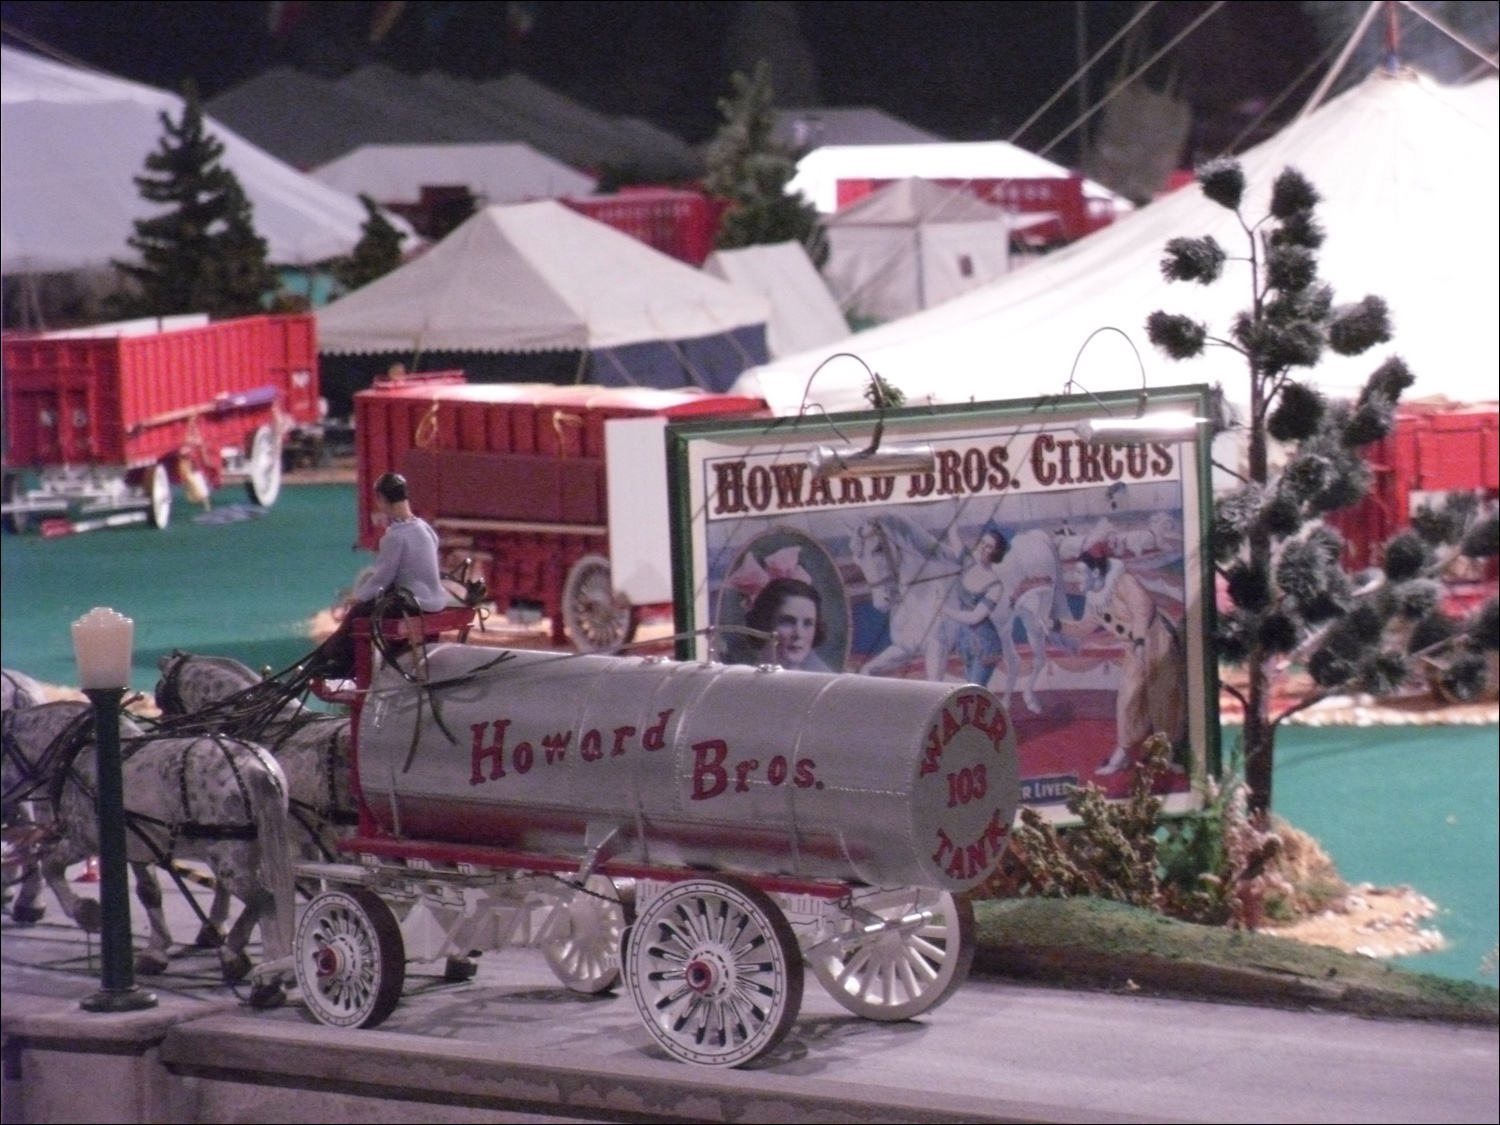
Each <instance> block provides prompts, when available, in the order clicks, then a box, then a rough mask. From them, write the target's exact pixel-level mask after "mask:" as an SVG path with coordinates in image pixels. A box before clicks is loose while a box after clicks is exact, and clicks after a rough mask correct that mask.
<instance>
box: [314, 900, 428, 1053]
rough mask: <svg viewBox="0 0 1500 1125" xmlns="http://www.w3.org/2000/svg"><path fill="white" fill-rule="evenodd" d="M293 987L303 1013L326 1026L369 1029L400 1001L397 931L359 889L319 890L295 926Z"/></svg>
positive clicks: (385, 911) (401, 955)
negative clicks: (299, 994)
mask: <svg viewBox="0 0 1500 1125" xmlns="http://www.w3.org/2000/svg"><path fill="white" fill-rule="evenodd" d="M296 953H297V985H298V987H300V988H301V989H302V999H303V1000H304V1001H305V1002H306V1003H307V1009H308V1011H310V1012H312V1014H313V1015H314V1016H315V1017H317V1020H318V1022H319V1023H326V1024H328V1025H329V1026H331V1027H374V1026H375V1025H376V1024H378V1023H380V1022H381V1021H382V1020H384V1019H385V1018H386V1017H387V1016H388V1015H390V1014H391V1012H392V1011H393V1010H394V1009H395V1007H396V1002H397V1001H398V1000H400V999H401V986H402V985H403V984H404V983H405V982H406V950H405V946H404V945H403V944H402V941H401V927H400V926H399V925H397V923H396V916H395V915H394V914H392V913H391V908H390V907H389V906H387V905H386V904H385V903H384V902H383V901H381V899H380V897H379V896H378V895H376V894H375V893H374V892H373V891H368V890H365V889H364V888H363V887H354V888H351V889H349V890H335V891H324V892H322V893H321V894H319V895H316V896H315V897H314V898H313V900H312V901H311V902H310V903H308V904H307V910H306V912H305V913H304V914H303V915H302V922H301V924H300V925H298V927H297V941H296Z"/></svg>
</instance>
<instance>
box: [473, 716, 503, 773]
mask: <svg viewBox="0 0 1500 1125" xmlns="http://www.w3.org/2000/svg"><path fill="white" fill-rule="evenodd" d="M488 726H490V724H489V723H475V724H474V725H473V726H472V727H470V728H469V729H470V730H471V731H473V732H474V749H473V752H472V753H471V754H470V756H469V764H470V767H471V770H472V772H471V773H470V774H469V784H470V785H483V784H484V783H485V782H486V781H499V780H500V779H501V778H502V777H504V776H505V729H506V728H507V727H508V726H510V720H509V719H496V720H495V722H494V727H495V737H494V738H493V739H492V740H491V741H490V744H489V745H488V746H486V745H485V744H484V730H485V728H486V727H488ZM486 758H488V759H490V775H489V777H485V776H484V770H483V769H481V768H480V767H481V765H482V764H483V763H484V760H485V759H486Z"/></svg>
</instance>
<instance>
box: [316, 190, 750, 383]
mask: <svg viewBox="0 0 1500 1125" xmlns="http://www.w3.org/2000/svg"><path fill="white" fill-rule="evenodd" d="M769 313H770V308H769V303H768V302H767V301H766V299H765V298H764V297H761V296H759V295H757V294H753V293H745V292H742V291H741V290H739V289H737V288H735V287H734V286H732V285H729V284H727V283H726V282H723V281H720V280H719V279H718V278H715V277H710V276H708V275H707V274H704V273H702V272H700V271H698V270H695V269H693V268H692V267H690V266H686V265H683V264H682V263H681V262H679V261H677V260H676V259H674V258H669V257H667V256H666V255H665V254H662V253H659V252H658V251H656V250H653V249H651V248H650V247H649V246H646V245H644V244H643V243H641V242H638V241H636V240H635V239H633V238H631V237H630V236H629V235H625V234H621V233H620V232H619V231H616V230H614V229H612V228H610V227H607V226H605V225H604V224H603V223H598V222H595V221H594V220H593V219H590V218H587V217H585V216H583V215H579V214H577V213H576V212H573V211H570V210H568V208H566V207H564V206H562V205H561V204H559V203H554V202H552V201H550V200H543V201H540V202H536V203H522V204H517V205H515V206H510V207H499V206H496V207H488V208H485V209H484V210H482V211H480V212H479V213H478V214H476V215H475V216H474V217H473V218H471V219H469V220H468V221H467V222H465V223H464V224H463V225H462V226H461V227H459V228H458V229H457V230H455V231H454V232H453V233H452V234H450V235H449V236H448V237H447V238H445V239H444V240H443V241H442V242H440V243H438V244H437V245H436V246H434V247H433V248H432V249H431V250H430V251H428V252H427V253H426V254H424V255H422V256H421V257H419V258H416V259H415V260H413V261H411V262H408V263H407V264H406V265H404V266H402V267H401V268H400V269H398V270H396V271H394V272H393V273H389V274H387V275H386V276H385V277H382V278H380V279H379V280H378V281H374V282H371V283H370V284H369V285H367V286H365V287H364V288H362V289H357V290H355V291H354V292H353V293H351V294H349V295H348V296H347V297H344V298H342V299H341V300H339V301H336V302H334V303H333V304H332V305H329V306H328V307H327V308H325V309H323V310H321V311H320V312H319V313H318V338H319V347H320V349H321V350H322V351H323V352H324V353H332V354H355V355H369V356H391V357H401V358H407V357H411V356H415V355H423V354H429V353H434V352H437V353H444V354H447V355H453V354H455V353H457V354H464V353H470V354H480V353H490V354H494V353H534V352H578V353H580V354H581V355H582V357H583V363H584V364H585V366H584V367H583V368H582V369H581V371H586V373H587V375H588V377H589V381H591V382H596V383H602V384H605V385H613V386H619V385H645V386H655V387H673V386H682V385H693V384H696V385H699V386H703V387H706V388H707V389H709V390H723V389H725V388H726V387H727V386H728V385H729V384H730V383H731V382H732V381H733V380H734V378H735V377H736V376H737V375H738V374H739V373H740V372H741V371H743V370H744V369H745V368H746V367H749V366H751V365H752V364H755V363H760V362H764V360H765V358H766V350H765V325H766V320H767V317H768V316H769Z"/></svg>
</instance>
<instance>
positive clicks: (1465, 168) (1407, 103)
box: [736, 73, 1500, 413]
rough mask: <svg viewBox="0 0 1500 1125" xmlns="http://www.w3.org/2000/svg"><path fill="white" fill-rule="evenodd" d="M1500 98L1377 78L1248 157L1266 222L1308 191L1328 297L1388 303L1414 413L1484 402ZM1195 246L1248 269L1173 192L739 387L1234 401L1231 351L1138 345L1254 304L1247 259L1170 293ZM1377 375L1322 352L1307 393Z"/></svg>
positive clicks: (1227, 222) (770, 393)
mask: <svg viewBox="0 0 1500 1125" xmlns="http://www.w3.org/2000/svg"><path fill="white" fill-rule="evenodd" d="M1496 98H1497V83H1496V81H1495V80H1494V79H1488V80H1486V81H1485V82H1483V83H1481V84H1476V85H1474V86H1471V87H1468V88H1465V89H1463V90H1453V89H1447V88H1443V87H1439V86H1437V85H1436V84H1434V83H1432V82H1430V81H1428V80H1427V79H1425V78H1422V77H1419V76H1416V75H1413V74H1411V73H1402V74H1398V75H1394V76H1388V75H1385V74H1377V75H1374V76H1372V77H1371V78H1370V79H1368V80H1367V81H1366V82H1364V83H1362V84H1361V85H1359V86H1356V87H1355V88H1353V89H1352V90H1350V91H1348V92H1347V93H1345V94H1343V95H1341V96H1340V97H1339V98H1337V99H1335V100H1334V101H1332V102H1330V103H1328V104H1327V105H1325V106H1323V107H1322V108H1320V109H1319V110H1318V111H1317V112H1315V113H1313V114H1310V115H1309V116H1308V117H1306V118H1304V119H1303V120H1301V121H1300V122H1298V123H1296V124H1293V125H1291V126H1289V127H1288V128H1287V129H1285V130H1284V131H1283V132H1281V133H1280V134H1278V135H1277V136H1276V137H1273V138H1271V139H1270V140H1268V141H1266V142H1264V143H1263V144H1261V145H1259V146H1257V147H1256V148H1254V149H1252V150H1250V151H1248V152H1246V153H1245V154H1244V155H1243V157H1242V158H1241V162H1242V164H1243V166H1244V168H1245V173H1246V176H1247V178H1248V180H1249V183H1250V191H1249V192H1248V193H1247V203H1246V207H1245V213H1246V215H1247V216H1249V217H1250V218H1251V219H1252V220H1253V219H1255V218H1258V217H1259V216H1260V215H1263V214H1264V213H1265V209H1266V206H1267V201H1268V198H1269V191H1270V185H1271V181H1272V179H1273V178H1274V176H1275V175H1276V174H1277V173H1278V172H1280V171H1281V169H1283V168H1285V167H1287V166H1288V165H1291V166H1295V167H1297V168H1299V169H1300V170H1301V171H1302V172H1303V173H1305V174H1306V175H1307V177H1308V178H1309V179H1310V180H1311V181H1312V182H1313V183H1314V184H1315V185H1316V186H1317V188H1318V190H1319V192H1320V193H1321V194H1322V196H1323V199H1324V202H1323V204H1322V206H1321V207H1320V209H1319V215H1320V218H1321V220H1322V222H1323V224H1324V226H1325V227H1326V229H1327V232H1328V238H1327V241H1326V242H1325V243H1324V246H1323V249H1322V252H1321V266H1322V275H1323V277H1324V278H1326V279H1327V280H1328V281H1330V282H1331V283H1332V285H1333V287H1334V292H1335V296H1336V299H1337V300H1339V301H1346V302H1347V301H1355V300H1358V299H1359V298H1361V297H1362V296H1364V295H1365V294H1367V293H1374V294H1377V295H1379V296H1382V297H1384V298H1385V299H1386V300H1387V302H1388V303H1389V305H1390V308H1391V313H1392V319H1393V321H1394V325H1395V339H1394V341H1393V345H1392V349H1393V350H1394V351H1396V352H1397V353H1398V354H1400V355H1402V356H1403V357H1404V358H1405V359H1406V360H1407V362H1408V363H1409V364H1410V366H1411V368H1412V370H1413V371H1414V372H1415V373H1416V376H1417V382H1416V386H1415V387H1414V388H1412V389H1411V390H1410V391H1408V392H1407V397H1409V398H1416V397H1423V396H1446V397H1447V398H1449V399H1452V400H1455V401H1483V400H1489V399H1493V398H1494V397H1495V372H1496V370H1497V369H1500V347H1497V331H1496V320H1495V309H1496V308H1497V307H1500V284H1497V279H1500V231H1497V225H1500V147H1497V129H1496V122H1497V115H1496V112H1495V109H1494V107H1495V104H1496ZM1205 234H1208V235H1212V236H1213V237H1214V238H1216V239H1217V240H1218V241H1219V243H1220V244H1221V245H1222V246H1224V247H1225V248H1226V249H1227V250H1228V251H1229V253H1230V254H1231V255H1239V256H1241V257H1243V256H1244V254H1245V252H1246V249H1247V245H1246V242H1245V236H1244V232H1243V231H1242V230H1241V228H1240V225H1239V222H1238V221H1237V219H1236V218H1235V216H1234V214H1233V213H1231V212H1229V211H1226V210H1224V209H1223V208H1221V207H1219V206H1218V205H1216V204H1214V203H1212V202H1210V201H1208V200H1206V199H1204V198H1203V196H1202V195H1201V194H1200V193H1199V192H1198V190H1197V189H1196V187H1189V188H1184V189H1181V190H1179V191H1178V192H1176V193H1174V194H1173V195H1171V196H1169V197H1167V198H1166V199H1163V200H1160V201H1158V202H1156V203H1153V204H1152V205H1151V206H1149V207H1147V208H1145V209H1143V210H1142V211H1140V212H1138V213H1137V214H1134V215H1131V216H1129V217H1127V218H1125V219H1123V220H1122V221H1119V222H1116V223H1115V224H1114V225H1113V226H1110V227H1108V228H1106V229H1104V230H1101V231H1099V232H1097V233H1095V234H1093V235H1090V236H1089V237H1087V238H1085V239H1083V240H1081V241H1079V242H1077V243H1075V244H1074V245H1072V246H1070V247H1068V248H1067V249H1065V250H1063V251H1061V252H1059V253H1057V254H1055V255H1053V256H1051V257H1048V258H1046V259H1044V260H1042V261H1040V262H1038V263H1036V264H1034V265H1031V266H1028V267H1026V268H1024V269H1021V270H1019V271H1016V272H1014V273H1012V274H1010V275H1008V276H1006V277H1005V278H1002V279H1000V280H997V281H995V282H992V283H991V284H989V285H987V286H985V287H983V288H980V289H976V290H974V291H972V292H970V293H967V294H964V295H963V296H961V297H958V298H955V299H954V300H952V301H950V302H948V303H946V304H944V305H942V306H939V307H937V308H933V309H928V310H926V311H924V312H920V313H916V314H914V315H912V316H909V317H906V318H904V319H902V320H898V321H894V322H892V323H890V324H886V325H883V326H881V327H879V328H875V329H871V330H870V331H868V332H864V333H861V334H859V335H858V336H856V337H854V338H853V339H851V340H848V341H845V342H844V343H842V344H840V345H839V346H838V347H836V348H834V347H825V348H822V349H818V350H814V351H809V352H805V353H803V354H801V355H795V356H789V357H786V358H784V359H780V360H777V361H776V362H774V363H771V364H767V365H765V366H762V367H760V368H757V369H755V370H753V371H750V372H747V373H746V374H745V376H743V377H742V378H741V380H740V382H739V384H738V385H737V388H736V389H737V390H738V391H739V392H740V393H746V394H757V395H761V396H763V397H764V398H766V399H767V401H768V402H769V403H770V404H771V406H772V409H773V410H775V411H776V412H778V413H794V412H795V411H796V410H797V409H798V406H799V404H800V402H801V400H802V396H803V390H804V387H805V386H806V385H807V381H808V377H809V375H810V374H811V373H812V372H813V370H814V369H815V368H816V367H817V366H818V364H819V363H820V362H822V361H823V360H824V359H826V358H827V357H828V356H830V355H832V354H833V353H834V352H835V351H852V352H856V353H858V354H859V355H860V356H861V357H862V358H863V359H864V360H865V361H866V362H867V363H868V364H869V365H870V366H871V367H872V368H874V369H875V370H876V371H878V372H879V373H880V374H881V375H883V376H884V377H885V378H887V379H889V380H890V381H892V382H893V383H895V384H896V385H897V386H899V387H900V388H901V389H902V390H903V391H905V393H906V395H907V398H908V401H910V402H911V403H914V404H915V403H922V402H934V403H953V402H968V401H971V400H985V399H1003V398H1015V397H1023V396H1027V395H1033V394H1042V393H1056V392H1061V391H1062V390H1063V387H1064V384H1065V383H1066V382H1067V380H1068V378H1069V373H1070V370H1071V369H1073V366H1074V361H1075V357H1076V358H1077V368H1076V372H1074V377H1075V379H1076V381H1077V384H1078V385H1080V386H1081V387H1083V388H1086V389H1087V390H1089V391H1095V392H1097V391H1102V390H1112V389H1125V388H1132V387H1139V386H1140V385H1141V379H1142V374H1143V373H1142V366H1143V367H1144V377H1145V379H1146V382H1147V383H1148V384H1149V385H1152V386H1168V385H1176V384H1181V383H1188V382H1194V383H1196V382H1207V383H1215V382H1219V383H1222V384H1223V385H1224V388H1225V391H1226V393H1227V394H1228V396H1229V397H1230V398H1231V400H1234V399H1235V398H1236V397H1238V396H1241V395H1243V394H1244V393H1245V392H1244V391H1243V385H1244V383H1245V371H1244V368H1243V366H1242V364H1241V363H1240V361H1239V357H1238V356H1237V355H1235V354H1234V353H1232V352H1230V351H1228V350H1227V349H1222V348H1211V349H1209V352H1208V354H1207V355H1206V356H1205V357H1203V358H1200V359H1196V360H1192V361H1188V362H1186V363H1173V362H1171V361H1170V360H1168V359H1166V358H1165V357H1163V356H1161V355H1159V354H1158V353H1157V352H1156V351H1155V350H1154V349H1153V348H1151V346H1150V345H1149V343H1148V342H1147V340H1146V333H1145V327H1144V325H1145V320H1146V317H1147V315H1148V314H1150V313H1151V312H1153V311H1154V310H1156V309H1166V310H1168V311H1170V312H1179V313H1185V314H1187V315H1190V316H1193V317H1195V318H1198V319H1202V320H1204V321H1206V322H1207V323H1208V324H1209V325H1210V327H1211V328H1214V329H1218V330H1219V331H1220V332H1222V331H1224V330H1226V329H1227V327H1228V324H1229V321H1230V318H1231V317H1232V316H1233V315H1234V314H1235V313H1236V312H1237V311H1238V310H1240V309H1242V308H1244V307H1245V306H1246V305H1248V304H1249V302H1250V297H1251V294H1250V292H1249V285H1248V277H1249V272H1248V266H1246V265H1245V264H1244V263H1243V261H1240V262H1235V261H1231V262H1230V263H1229V264H1228V265H1227V266H1226V269H1225V276H1224V278H1223V279H1222V280H1221V281H1220V282H1218V283H1217V284H1215V285H1212V286H1208V287H1202V286H1198V285H1191V284H1181V283H1179V284H1173V285H1168V283H1167V282H1166V281H1165V280H1164V279H1163V278H1162V275H1161V272H1160V268H1159V263H1160V260H1161V256H1162V248H1163V246H1164V244H1165V243H1166V241H1167V239H1169V238H1172V237H1175V236H1179V235H1184V236H1199V235H1205ZM1107 327H1113V328H1117V329H1119V330H1120V332H1119V333H1115V332H1104V333H1100V334H1099V335H1098V337H1097V338H1095V339H1094V340H1093V341H1092V342H1090V343H1089V345H1088V347H1087V348H1084V344H1085V341H1088V340H1089V337H1090V336H1091V334H1093V333H1095V332H1096V331H1097V330H1099V329H1102V328H1107ZM1121 333H1123V336H1128V337H1129V341H1130V342H1127V341H1126V339H1124V338H1123V337H1122V335H1121ZM1080 349H1083V350H1082V353H1081V354H1080ZM1133 349H1134V350H1135V351H1138V352H1139V355H1140V361H1141V362H1140V364H1137V361H1136V357H1135V355H1134V354H1132V352H1133ZM1388 350H1390V349H1388ZM1374 363H1375V360H1374V359H1372V358H1371V356H1369V355H1367V356H1364V357H1359V358H1353V359H1349V358H1344V357H1339V356H1333V355H1329V356H1328V357H1327V358H1325V359H1324V361H1323V363H1322V364H1321V365H1320V366H1319V367H1318V368H1317V369H1316V374H1315V376H1314V378H1315V379H1316V381H1317V382H1318V383H1319V385H1321V386H1322V387H1323V388H1324V389H1325V390H1327V391H1329V392H1331V393H1334V394H1340V395H1352V394H1354V393H1356V392H1357V390H1358V388H1359V387H1360V386H1362V385H1363V382H1364V379H1365V377H1366V376H1367V374H1368V373H1369V371H1370V369H1371V368H1372V367H1373V366H1374ZM864 380H865V374H864V370H863V368H862V367H860V365H858V364H856V363H853V362H852V361H848V360H840V361H837V362H836V363H834V364H831V365H830V366H829V367H828V368H826V369H825V370H824V371H823V372H821V373H820V374H819V375H818V377H817V378H816V380H814V382H813V385H812V388H811V392H810V394H809V401H810V402H815V403H817V404H819V405H821V406H823V407H824V408H825V409H828V410H851V409H862V408H863V407H864V399H863V397H862V389H863V385H864Z"/></svg>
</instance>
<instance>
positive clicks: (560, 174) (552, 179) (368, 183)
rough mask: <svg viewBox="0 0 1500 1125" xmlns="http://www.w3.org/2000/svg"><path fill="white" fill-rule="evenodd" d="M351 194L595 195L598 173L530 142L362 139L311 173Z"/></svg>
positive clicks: (492, 198) (405, 198)
mask: <svg viewBox="0 0 1500 1125" xmlns="http://www.w3.org/2000/svg"><path fill="white" fill-rule="evenodd" d="M311 175H312V177H313V179H315V180H317V181H319V182H320V183H324V184H327V185H328V186H329V187H331V188H334V189H335V190H337V191H341V192H345V193H347V194H349V195H360V194H364V195H368V196H369V197H370V198H371V199H376V200H379V201H380V202H382V203H395V202H401V203H406V202H410V203H415V202H417V201H418V200H419V199H420V198H421V196H422V188H424V187H429V186H448V185H458V184H462V185H463V186H464V187H467V188H468V189H469V190H470V191H471V192H473V193H474V195H475V196H476V197H478V198H479V199H480V200H481V201H482V202H484V203H486V204H489V203H525V202H529V201H530V200H533V199H565V198H568V197H570V196H575V195H591V194H592V193H593V191H594V179H593V177H591V176H585V175H584V174H583V173H582V172H575V171H574V170H573V169H572V168H569V167H568V166H567V165H566V164H563V163H562V162H561V161H557V160H553V159H552V158H551V157H550V156H544V155H543V154H542V153H540V152H537V150H536V149H534V148H532V147H531V146H530V145H524V144H431V145H377V144H372V145H361V146H360V147H359V148H357V149H355V150H354V151H353V152H351V153H348V154H346V155H344V156H341V157H339V158H338V159H337V160H333V161H330V162H329V163H327V164H325V165H323V166H322V167H321V168H316V169H314V170H313V172H312V173H311Z"/></svg>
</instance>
